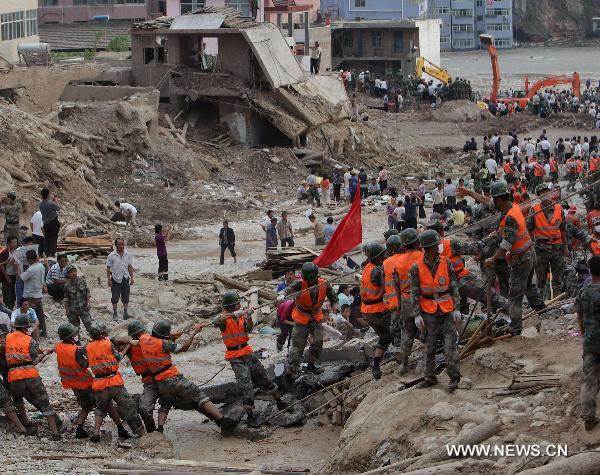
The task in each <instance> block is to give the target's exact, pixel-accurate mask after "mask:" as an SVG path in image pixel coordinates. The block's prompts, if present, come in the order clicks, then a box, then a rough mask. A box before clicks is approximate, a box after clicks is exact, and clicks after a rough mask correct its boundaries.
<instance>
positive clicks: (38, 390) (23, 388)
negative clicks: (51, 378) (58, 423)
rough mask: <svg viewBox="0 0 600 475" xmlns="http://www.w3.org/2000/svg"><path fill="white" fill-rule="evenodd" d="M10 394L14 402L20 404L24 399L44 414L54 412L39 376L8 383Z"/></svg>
mask: <svg viewBox="0 0 600 475" xmlns="http://www.w3.org/2000/svg"><path fill="white" fill-rule="evenodd" d="M10 395H11V396H12V399H13V401H14V402H15V404H22V403H23V399H25V400H26V401H27V402H29V404H31V405H32V406H33V407H35V408H36V409H37V410H38V411H40V412H41V413H42V415H44V416H53V415H55V414H56V412H54V408H53V407H52V406H51V405H50V398H49V397H48V393H47V392H46V387H45V386H44V383H43V382H42V379H41V378H40V377H36V378H25V379H18V380H16V381H13V382H12V383H10Z"/></svg>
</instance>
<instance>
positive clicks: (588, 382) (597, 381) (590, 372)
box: [581, 351, 600, 421]
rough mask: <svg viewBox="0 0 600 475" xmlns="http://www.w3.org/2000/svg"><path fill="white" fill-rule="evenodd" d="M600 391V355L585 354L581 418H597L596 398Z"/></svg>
mask: <svg viewBox="0 0 600 475" xmlns="http://www.w3.org/2000/svg"><path fill="white" fill-rule="evenodd" d="M598 390H600V353H590V352H587V351H584V352H583V382H582V384H581V418H582V419H583V420H585V421H588V420H594V418H595V417H596V396H597V395H598Z"/></svg>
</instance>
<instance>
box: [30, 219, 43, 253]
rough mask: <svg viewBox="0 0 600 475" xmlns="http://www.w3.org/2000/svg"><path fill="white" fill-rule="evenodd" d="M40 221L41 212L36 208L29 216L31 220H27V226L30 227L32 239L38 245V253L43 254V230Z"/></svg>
mask: <svg viewBox="0 0 600 475" xmlns="http://www.w3.org/2000/svg"><path fill="white" fill-rule="evenodd" d="M43 224H44V223H43V221H42V212H41V211H40V210H37V211H36V212H35V213H33V216H32V217H31V221H30V222H29V227H30V229H31V234H32V236H33V241H34V242H35V243H36V244H37V245H38V255H40V256H41V255H43V254H44V230H43V229H42V226H43Z"/></svg>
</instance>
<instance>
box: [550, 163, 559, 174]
mask: <svg viewBox="0 0 600 475" xmlns="http://www.w3.org/2000/svg"><path fill="white" fill-rule="evenodd" d="M550 172H551V173H558V162H557V161H556V160H550Z"/></svg>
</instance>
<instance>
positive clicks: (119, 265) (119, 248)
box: [106, 239, 133, 321]
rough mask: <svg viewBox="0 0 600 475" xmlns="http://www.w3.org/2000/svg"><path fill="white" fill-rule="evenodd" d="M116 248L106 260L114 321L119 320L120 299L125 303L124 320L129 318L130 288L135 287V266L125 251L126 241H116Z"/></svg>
mask: <svg viewBox="0 0 600 475" xmlns="http://www.w3.org/2000/svg"><path fill="white" fill-rule="evenodd" d="M115 248H116V249H115V250H114V251H112V252H111V253H110V254H109V255H108V258H107V259H106V277H107V279H108V286H109V287H110V291H111V299H110V302H111V303H112V306H113V320H115V321H116V320H118V317H117V304H118V303H119V299H121V302H122V303H123V320H127V319H128V318H129V315H128V313H127V307H128V306H129V293H130V286H131V285H133V266H132V259H131V256H130V255H129V252H127V250H125V240H124V239H115Z"/></svg>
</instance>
